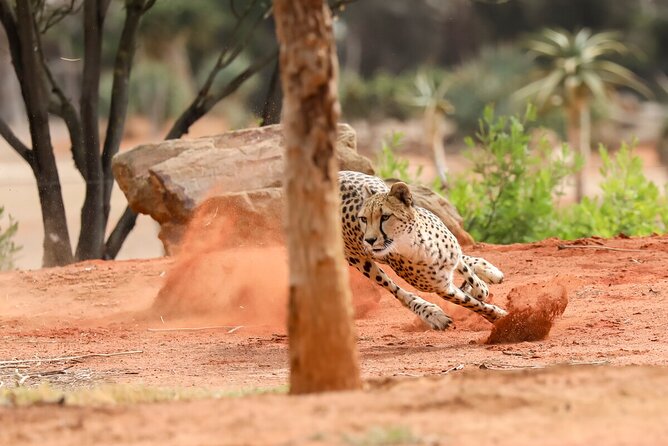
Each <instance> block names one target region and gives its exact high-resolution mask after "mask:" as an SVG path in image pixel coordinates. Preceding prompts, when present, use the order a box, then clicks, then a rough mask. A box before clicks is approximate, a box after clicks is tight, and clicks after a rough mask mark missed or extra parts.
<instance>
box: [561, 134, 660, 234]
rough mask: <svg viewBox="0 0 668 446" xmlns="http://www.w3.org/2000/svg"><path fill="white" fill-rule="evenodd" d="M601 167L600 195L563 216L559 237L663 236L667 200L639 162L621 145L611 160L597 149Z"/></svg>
mask: <svg viewBox="0 0 668 446" xmlns="http://www.w3.org/2000/svg"><path fill="white" fill-rule="evenodd" d="M599 153H600V156H601V160H602V161H603V166H602V167H601V170H600V171H601V175H602V176H603V180H602V182H601V184H600V188H601V195H600V196H598V197H595V198H588V197H585V198H584V199H583V200H582V202H581V203H579V204H577V205H573V206H571V207H569V208H567V209H565V210H564V212H563V214H564V215H563V218H562V224H561V227H560V228H559V232H558V235H559V237H561V238H565V239H572V238H579V237H587V236H590V235H598V236H601V237H613V236H616V235H618V234H626V235H637V236H642V235H649V234H652V233H662V232H666V225H667V224H668V200H667V199H666V194H663V195H662V194H661V193H660V190H659V188H658V187H657V186H656V185H655V184H654V183H652V182H651V181H650V180H648V179H647V178H646V177H645V175H644V174H643V168H642V160H641V159H640V158H639V157H638V156H636V155H633V150H632V148H630V147H629V146H628V145H627V144H622V146H621V148H620V149H619V151H618V152H617V153H616V154H615V156H614V157H612V156H610V154H609V153H608V151H607V150H606V149H605V147H603V146H601V147H600V148H599Z"/></svg>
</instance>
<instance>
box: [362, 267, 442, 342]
mask: <svg viewBox="0 0 668 446" xmlns="http://www.w3.org/2000/svg"><path fill="white" fill-rule="evenodd" d="M349 263H350V264H351V265H353V266H354V267H355V268H357V269H358V270H359V271H360V272H361V273H362V274H364V275H365V276H366V277H368V278H369V279H371V280H373V281H374V282H376V283H377V284H378V285H380V286H382V287H383V288H385V289H386V290H388V291H389V292H390V293H392V295H393V296H394V297H396V298H397V299H398V300H399V302H401V303H402V304H403V305H404V306H405V307H407V308H408V309H409V310H411V311H412V312H413V313H415V314H416V315H418V317H419V318H420V319H422V320H423V321H424V322H425V323H427V325H429V326H430V327H431V328H433V329H434V330H445V329H446V328H448V327H449V326H450V325H451V324H452V319H451V318H450V317H449V316H448V315H447V314H445V313H444V312H443V310H442V309H441V307H439V306H438V305H436V304H432V303H431V302H427V301H426V300H424V299H423V298H421V297H420V296H417V295H415V294H413V293H410V292H408V291H406V290H404V289H402V288H401V287H399V285H397V284H396V283H394V281H393V280H392V279H391V278H390V277H389V276H388V275H387V274H386V273H385V271H383V270H382V269H381V268H380V267H379V266H378V265H377V264H376V262H374V261H373V260H372V259H370V258H350V259H349Z"/></svg>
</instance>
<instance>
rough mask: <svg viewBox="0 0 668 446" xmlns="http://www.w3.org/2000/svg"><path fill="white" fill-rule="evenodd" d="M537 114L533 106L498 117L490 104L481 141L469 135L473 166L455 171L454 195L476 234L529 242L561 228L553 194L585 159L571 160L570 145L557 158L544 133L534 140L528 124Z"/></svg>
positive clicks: (491, 239) (466, 224)
mask: <svg viewBox="0 0 668 446" xmlns="http://www.w3.org/2000/svg"><path fill="white" fill-rule="evenodd" d="M534 120H535V110H534V109H533V108H532V107H529V108H528V109H527V112H526V114H525V115H524V117H523V118H518V117H510V118H508V117H505V116H499V117H496V116H495V115H494V111H493V109H492V108H491V107H487V108H486V109H485V111H484V115H483V119H482V120H481V121H480V130H479V133H478V134H477V141H474V140H473V139H472V138H467V139H466V143H467V145H468V146H469V149H468V150H467V152H466V153H465V156H467V158H469V160H470V161H471V163H472V165H473V167H472V172H467V173H465V174H463V175H460V176H458V177H455V179H454V182H453V184H452V187H451V190H450V200H451V202H452V203H453V204H454V205H455V206H456V207H457V209H458V210H459V212H460V214H461V215H462V217H463V218H464V227H465V228H466V230H467V231H469V232H470V233H471V235H472V236H473V237H474V239H476V240H479V241H485V242H490V243H514V242H529V241H533V240H539V239H541V238H545V237H549V236H551V235H554V234H555V232H556V230H557V226H558V220H557V218H556V217H557V210H556V206H555V202H554V199H555V197H556V196H558V195H560V194H561V189H560V186H561V184H562V183H563V181H564V179H565V178H566V177H567V176H568V175H571V174H573V173H574V172H575V171H577V169H579V168H581V164H582V163H581V161H580V160H579V159H577V158H576V161H575V162H572V163H569V162H568V161H566V160H568V159H569V158H570V157H571V153H570V151H569V149H568V148H567V146H562V149H561V151H562V153H561V156H560V157H557V158H555V157H553V156H552V147H551V146H550V144H549V143H548V142H547V140H546V139H545V138H540V139H538V141H537V142H535V143H532V138H531V136H530V135H529V133H528V131H527V125H528V124H530V123H531V122H533V121H534Z"/></svg>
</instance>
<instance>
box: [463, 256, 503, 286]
mask: <svg viewBox="0 0 668 446" xmlns="http://www.w3.org/2000/svg"><path fill="white" fill-rule="evenodd" d="M461 261H462V262H464V264H466V265H468V266H469V267H470V268H471V269H472V270H473V272H474V273H475V274H476V275H477V276H478V277H479V278H481V279H482V280H483V281H485V282H486V283H501V282H503V273H502V272H501V270H500V269H499V268H497V267H496V266H494V265H492V264H491V263H490V262H488V261H487V260H485V259H483V258H482V257H471V256H467V255H462V259H461Z"/></svg>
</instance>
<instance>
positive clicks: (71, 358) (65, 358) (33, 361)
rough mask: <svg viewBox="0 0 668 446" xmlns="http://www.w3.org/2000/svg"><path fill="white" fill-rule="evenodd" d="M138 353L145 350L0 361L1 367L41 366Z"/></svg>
mask: <svg viewBox="0 0 668 446" xmlns="http://www.w3.org/2000/svg"><path fill="white" fill-rule="evenodd" d="M137 353H144V350H129V351H125V352H115V353H88V354H86V355H76V356H62V357H59V358H30V359H12V360H9V361H0V367H2V366H7V365H15V364H39V363H44V362H64V361H76V360H79V359H86V358H111V357H113V356H122V355H135V354H137Z"/></svg>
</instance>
